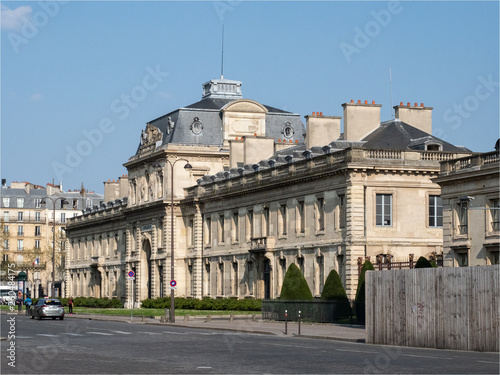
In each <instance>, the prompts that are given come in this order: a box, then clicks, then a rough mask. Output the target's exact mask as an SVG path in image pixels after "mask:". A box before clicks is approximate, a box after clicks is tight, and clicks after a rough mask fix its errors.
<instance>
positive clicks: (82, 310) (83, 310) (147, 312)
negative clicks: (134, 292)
mask: <svg viewBox="0 0 500 375" xmlns="http://www.w3.org/2000/svg"><path fill="white" fill-rule="evenodd" d="M1 309H2V310H8V309H9V306H5V305H4V306H1ZM16 310H17V306H16ZM23 311H24V306H23ZM64 312H65V313H66V314H67V313H68V308H67V307H65V308H64ZM73 312H74V313H75V314H100V315H127V316H130V309H99V308H90V307H75V308H73ZM258 313H259V312H258V311H226V310H181V309H176V310H175V315H176V316H184V315H229V314H234V315H247V314H258ZM132 314H133V315H134V316H143V315H144V316H162V315H165V309H134V310H133V312H132Z"/></svg>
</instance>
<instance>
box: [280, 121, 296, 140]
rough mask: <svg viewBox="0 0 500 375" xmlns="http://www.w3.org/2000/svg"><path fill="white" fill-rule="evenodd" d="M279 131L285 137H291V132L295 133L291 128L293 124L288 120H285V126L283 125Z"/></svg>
mask: <svg viewBox="0 0 500 375" xmlns="http://www.w3.org/2000/svg"><path fill="white" fill-rule="evenodd" d="M281 133H282V134H283V136H284V137H285V138H292V137H293V134H294V133H295V131H294V130H293V126H292V124H291V123H290V122H289V121H287V122H286V124H285V126H283V129H281Z"/></svg>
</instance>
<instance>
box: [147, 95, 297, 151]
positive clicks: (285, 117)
mask: <svg viewBox="0 0 500 375" xmlns="http://www.w3.org/2000/svg"><path fill="white" fill-rule="evenodd" d="M239 99H242V97H241V96H240V97H237V98H234V97H232V98H214V97H210V96H209V97H205V98H203V99H202V100H200V101H198V102H196V103H193V104H190V105H188V106H186V107H182V108H179V109H176V110H174V111H172V112H169V113H167V114H166V115H164V116H161V117H159V118H157V119H154V120H152V121H150V122H149V124H151V125H153V126H156V127H157V128H158V129H160V131H161V132H162V133H163V140H162V143H161V145H165V144H169V143H174V144H183V145H200V146H222V145H223V142H224V135H223V129H222V128H223V127H222V113H221V110H222V109H223V108H224V107H225V106H226V105H228V104H229V103H231V102H233V101H235V100H239ZM263 106H264V107H265V108H266V109H267V111H268V112H267V114H266V137H272V138H274V139H275V141H278V139H283V134H282V130H283V127H284V126H285V124H286V123H287V122H290V124H291V126H292V127H293V129H294V136H293V138H294V140H298V142H299V143H303V142H304V124H303V123H302V120H301V116H300V115H299V114H296V113H291V112H287V111H284V110H281V109H277V108H274V107H271V106H268V105H263ZM195 118H198V121H199V122H201V124H202V130H201V133H200V134H195V133H194V132H193V131H192V130H191V125H192V124H193V122H194V121H195ZM169 119H170V121H171V122H173V124H174V126H173V129H172V130H170V129H169V125H168V123H169ZM139 149H140V145H139V147H138V149H137V152H138V151H139Z"/></svg>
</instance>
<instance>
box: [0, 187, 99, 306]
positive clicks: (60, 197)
mask: <svg viewBox="0 0 500 375" xmlns="http://www.w3.org/2000/svg"><path fill="white" fill-rule="evenodd" d="M0 195H1V208H2V216H1V217H0V220H1V227H2V228H1V237H2V248H1V250H2V266H3V267H2V269H1V272H2V280H4V279H5V280H6V278H5V277H6V274H5V272H6V269H4V267H5V268H6V266H7V264H14V268H15V271H24V272H26V273H27V275H28V281H27V287H28V290H30V291H31V292H32V296H33V297H39V296H42V295H45V294H48V293H50V291H51V289H52V264H53V262H52V255H53V252H52V249H53V243H54V242H55V254H56V262H55V263H56V267H55V281H56V284H55V288H56V291H57V294H58V295H59V294H60V293H62V292H63V290H64V275H65V271H64V268H65V264H64V262H65V254H66V235H65V232H64V228H65V225H66V222H67V220H68V219H70V218H71V217H74V216H76V215H78V214H79V213H80V211H81V210H82V208H84V207H92V206H94V205H95V206H97V205H99V204H100V203H101V202H102V201H103V196H102V195H100V194H95V193H94V192H85V194H84V195H82V194H81V192H80V191H63V190H62V187H61V186H59V185H54V184H47V185H46V186H45V187H44V186H40V185H35V184H32V183H29V182H12V183H11V184H10V186H7V184H6V181H5V180H3V181H2V188H1V189H0ZM54 203H55V207H54ZM54 215H55V216H54ZM54 226H55V228H56V236H55V239H54V238H53V235H52V233H53V231H52V229H53V227H54ZM54 240H55V241H54Z"/></svg>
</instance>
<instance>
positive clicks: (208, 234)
mask: <svg viewBox="0 0 500 375" xmlns="http://www.w3.org/2000/svg"><path fill="white" fill-rule="evenodd" d="M205 245H207V246H212V218H210V217H207V218H206V219H205Z"/></svg>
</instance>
